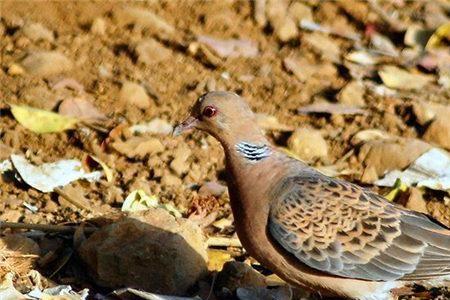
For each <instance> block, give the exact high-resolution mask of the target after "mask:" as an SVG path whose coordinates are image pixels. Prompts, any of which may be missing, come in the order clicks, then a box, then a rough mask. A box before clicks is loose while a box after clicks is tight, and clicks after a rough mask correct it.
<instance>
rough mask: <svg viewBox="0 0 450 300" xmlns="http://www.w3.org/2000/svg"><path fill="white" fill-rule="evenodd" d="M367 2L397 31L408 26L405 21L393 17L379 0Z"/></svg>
mask: <svg viewBox="0 0 450 300" xmlns="http://www.w3.org/2000/svg"><path fill="white" fill-rule="evenodd" d="M367 3H368V4H369V7H370V8H371V9H372V10H373V11H374V12H375V13H376V14H377V15H378V16H379V17H380V18H381V19H382V20H383V21H384V22H385V23H387V24H388V25H389V26H390V27H391V28H392V29H393V30H395V31H404V30H405V29H406V26H405V24H404V23H403V22H401V21H400V20H398V19H397V18H394V17H392V16H391V15H389V14H388V13H387V12H386V11H384V9H383V8H381V6H380V5H379V4H378V2H377V0H368V1H367Z"/></svg>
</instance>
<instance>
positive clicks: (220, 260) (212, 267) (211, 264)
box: [208, 249, 233, 271]
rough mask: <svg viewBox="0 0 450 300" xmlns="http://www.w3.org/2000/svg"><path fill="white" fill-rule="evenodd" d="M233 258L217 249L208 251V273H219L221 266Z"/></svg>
mask: <svg viewBox="0 0 450 300" xmlns="http://www.w3.org/2000/svg"><path fill="white" fill-rule="evenodd" d="M231 260H233V258H232V257H231V255H230V253H228V252H227V251H224V250H219V249H208V270H209V271H221V270H222V268H223V265H224V264H225V263H226V262H227V261H231Z"/></svg>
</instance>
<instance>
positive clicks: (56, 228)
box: [0, 221, 97, 233]
mask: <svg viewBox="0 0 450 300" xmlns="http://www.w3.org/2000/svg"><path fill="white" fill-rule="evenodd" d="M78 227H79V226H64V225H49V224H29V223H15V222H2V221H0V229H5V228H12V229H28V230H39V231H44V232H58V233H74V232H75V231H76V230H77V228H78ZM84 230H85V232H86V233H92V232H94V231H96V230H97V228H94V227H86V228H84Z"/></svg>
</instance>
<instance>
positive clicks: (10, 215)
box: [0, 209, 22, 222]
mask: <svg viewBox="0 0 450 300" xmlns="http://www.w3.org/2000/svg"><path fill="white" fill-rule="evenodd" d="M0 216H1V220H2V221H5V222H19V220H20V218H22V213H21V212H20V211H18V210H12V209H11V210H7V211H5V212H4V213H2V214H1V215H0Z"/></svg>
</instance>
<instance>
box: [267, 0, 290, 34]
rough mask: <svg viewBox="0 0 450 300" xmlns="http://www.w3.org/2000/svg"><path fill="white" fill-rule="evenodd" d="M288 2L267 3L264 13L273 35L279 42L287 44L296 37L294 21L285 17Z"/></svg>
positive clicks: (273, 1) (279, 0)
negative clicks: (272, 29)
mask: <svg viewBox="0 0 450 300" xmlns="http://www.w3.org/2000/svg"><path fill="white" fill-rule="evenodd" d="M287 11H288V2H287V1H285V0H269V1H267V6H266V13H267V17H268V19H269V22H270V24H271V25H272V27H273V28H274V33H275V35H276V36H277V37H278V39H279V40H280V41H281V42H288V41H289V40H292V39H294V38H296V37H297V36H298V27H297V24H295V21H294V19H293V18H292V17H291V16H289V15H287Z"/></svg>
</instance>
